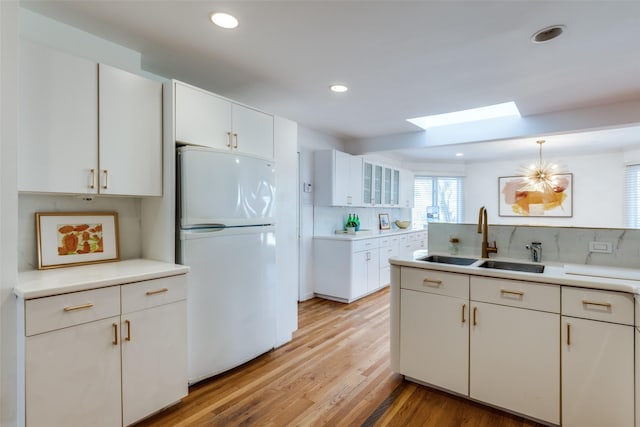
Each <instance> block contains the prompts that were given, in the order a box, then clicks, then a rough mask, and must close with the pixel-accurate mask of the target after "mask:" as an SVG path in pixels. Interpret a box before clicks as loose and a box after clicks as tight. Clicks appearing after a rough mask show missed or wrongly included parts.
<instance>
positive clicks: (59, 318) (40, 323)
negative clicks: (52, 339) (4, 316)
mask: <svg viewBox="0 0 640 427" xmlns="http://www.w3.org/2000/svg"><path fill="white" fill-rule="evenodd" d="M24 315H25V335H26V336H31V335H35V334H40V333H43V332H48V331H54V330H56V329H62V328H67V327H69V326H74V325H79V324H81V323H87V322H93V321H94V320H99V319H105V318H107V317H111V316H119V315H120V287H119V286H111V287H108V288H101V289H92V290H90V291H82V292H73V293H70V294H63V295H56V296H53V297H46V298H36V299H31V300H27V301H25V313H24Z"/></svg>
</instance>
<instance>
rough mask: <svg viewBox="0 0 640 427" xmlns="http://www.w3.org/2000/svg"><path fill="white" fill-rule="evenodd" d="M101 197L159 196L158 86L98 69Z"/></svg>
mask: <svg viewBox="0 0 640 427" xmlns="http://www.w3.org/2000/svg"><path fill="white" fill-rule="evenodd" d="M100 193H102V194H118V195H135V196H161V195H162V84H161V83H160V82H156V81H153V80H149V79H146V78H144V77H140V76H137V75H135V74H132V73H128V72H126V71H122V70H119V69H117V68H113V67H109V66H106V65H103V64H100Z"/></svg>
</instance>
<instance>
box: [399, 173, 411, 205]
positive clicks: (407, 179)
mask: <svg viewBox="0 0 640 427" xmlns="http://www.w3.org/2000/svg"><path fill="white" fill-rule="evenodd" d="M413 187H414V183H413V174H412V173H411V172H409V171H408V170H401V171H400V190H399V197H400V206H401V207H403V208H412V207H413Z"/></svg>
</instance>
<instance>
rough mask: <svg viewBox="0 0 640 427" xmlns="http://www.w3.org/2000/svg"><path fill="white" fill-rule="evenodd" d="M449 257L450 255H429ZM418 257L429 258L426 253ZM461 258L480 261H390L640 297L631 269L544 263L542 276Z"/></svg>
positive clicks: (638, 274)
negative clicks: (464, 263) (454, 263)
mask: <svg viewBox="0 0 640 427" xmlns="http://www.w3.org/2000/svg"><path fill="white" fill-rule="evenodd" d="M430 255H446V256H451V255H449V254H444V253H442V254H430ZM415 256H416V258H421V257H423V256H427V253H426V251H422V253H421V254H420V255H419V256H418V255H417V254H416V255H415ZM456 256H458V257H461V258H478V261H476V262H474V263H473V264H471V265H468V266H464V265H452V264H442V263H437V262H427V261H419V260H417V259H410V258H397V257H396V258H390V259H389V263H391V264H392V265H397V266H405V267H417V268H425V269H430V270H439V271H449V272H453V273H465V274H471V275H475V276H489V277H498V278H503V279H515V280H526V281H529V282H539V283H553V284H557V285H568V286H579V287H583V288H592V289H604V290H610V291H621V292H630V293H634V294H640V270H638V269H632V268H614V267H606V266H596V265H574V264H556V263H547V262H543V263H542V264H543V265H544V266H545V268H544V272H543V273H525V272H520V271H510V270H498V269H493V268H483V267H479V265H480V264H482V263H483V262H484V261H486V259H482V258H480V257H476V256H467V255H456ZM491 260H497V261H498V260H501V261H509V262H518V263H528V264H532V263H530V262H527V261H523V260H515V259H505V258H491Z"/></svg>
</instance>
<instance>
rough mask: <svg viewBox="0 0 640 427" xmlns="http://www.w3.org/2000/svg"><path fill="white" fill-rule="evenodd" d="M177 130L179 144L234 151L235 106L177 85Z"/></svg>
mask: <svg viewBox="0 0 640 427" xmlns="http://www.w3.org/2000/svg"><path fill="white" fill-rule="evenodd" d="M175 127H176V129H175V132H176V141H177V142H183V143H186V144H194V145H202V146H205V147H211V148H217V149H219V150H231V147H232V134H231V102H229V101H227V100H226V99H223V98H220V97H217V96H214V95H213V94H210V93H208V92H205V91H203V90H200V89H197V88H194V87H191V86H187V85H184V84H182V83H176V84H175Z"/></svg>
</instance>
